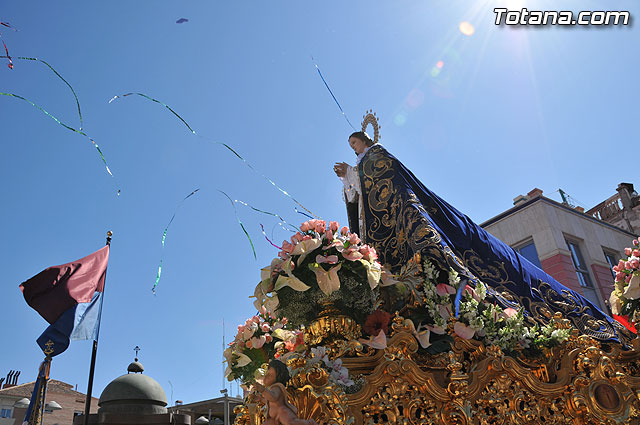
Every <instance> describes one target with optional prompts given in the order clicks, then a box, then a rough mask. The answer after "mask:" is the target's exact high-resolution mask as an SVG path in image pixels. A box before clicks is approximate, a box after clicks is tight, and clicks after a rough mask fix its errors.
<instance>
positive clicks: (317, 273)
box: [254, 219, 382, 326]
mask: <svg viewBox="0 0 640 425" xmlns="http://www.w3.org/2000/svg"><path fill="white" fill-rule="evenodd" d="M281 249H282V250H281V251H280V253H279V254H278V258H275V259H274V260H273V261H272V262H271V265H269V266H267V267H265V268H263V269H262V274H261V278H262V280H261V281H260V283H259V284H258V286H257V287H256V290H255V293H254V297H255V298H256V301H255V305H256V307H258V308H260V307H261V306H264V307H265V308H266V310H267V311H269V312H273V313H274V314H275V315H276V317H287V318H288V319H289V322H290V323H291V324H292V325H293V326H304V325H308V324H309V323H311V322H312V321H313V320H315V319H316V318H317V317H318V314H319V313H321V312H322V311H323V310H325V309H326V308H327V306H331V308H333V309H335V310H337V312H338V313H339V314H343V315H346V316H349V317H352V318H353V319H355V320H356V321H357V322H358V323H363V322H364V320H365V318H366V317H367V316H368V315H369V314H370V313H371V312H372V311H373V308H374V303H375V300H376V293H375V290H376V287H377V286H378V283H379V282H380V277H381V273H382V267H381V266H380V263H378V261H377V254H376V251H375V249H374V248H372V247H370V246H368V245H365V244H362V242H361V240H360V238H358V235H357V234H355V233H351V232H349V229H348V228H347V227H343V228H342V229H340V226H339V224H338V223H337V222H335V221H332V222H329V225H328V226H327V223H326V222H325V221H324V220H315V219H314V220H309V221H305V222H304V223H302V224H301V225H300V231H299V232H297V233H296V234H294V235H293V236H292V237H291V240H290V241H284V242H283V243H282V248H281Z"/></svg>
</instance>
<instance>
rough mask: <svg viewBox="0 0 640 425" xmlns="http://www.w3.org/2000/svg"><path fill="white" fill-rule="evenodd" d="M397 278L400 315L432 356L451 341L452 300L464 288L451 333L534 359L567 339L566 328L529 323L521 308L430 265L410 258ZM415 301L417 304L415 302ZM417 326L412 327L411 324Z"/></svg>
mask: <svg viewBox="0 0 640 425" xmlns="http://www.w3.org/2000/svg"><path fill="white" fill-rule="evenodd" d="M408 267H410V268H411V270H403V271H401V273H400V275H397V276H394V278H395V279H396V281H397V283H396V286H398V285H401V288H402V289H401V290H400V291H398V292H399V293H401V294H405V299H406V301H408V302H407V305H408V306H413V307H409V308H405V311H404V312H403V315H404V317H407V320H406V321H405V324H406V325H407V326H409V327H410V328H411V329H412V331H413V333H414V335H415V337H416V338H417V340H418V342H419V343H420V346H421V347H422V348H424V349H427V351H429V352H431V353H438V352H442V351H447V350H448V349H449V344H450V342H451V338H450V337H449V336H448V335H447V326H448V323H449V322H450V320H452V318H453V317H454V316H455V297H456V294H457V293H458V290H462V294H461V297H460V302H459V306H458V308H459V310H458V317H457V318H456V319H455V321H454V325H453V332H454V333H455V334H456V335H458V336H459V337H460V338H463V339H472V338H475V339H478V340H480V341H482V342H483V343H484V344H485V345H497V346H499V347H500V348H501V349H502V350H504V351H505V352H513V351H516V350H523V351H524V352H525V353H527V354H531V355H535V354H537V353H539V351H540V350H541V349H542V348H544V347H547V348H551V347H553V346H556V345H559V344H560V343H562V342H563V341H564V340H566V339H567V338H568V337H569V333H570V331H569V330H568V329H556V328H555V327H554V326H553V325H552V324H548V325H545V326H542V327H541V326H540V325H538V324H532V325H530V324H529V323H528V322H527V320H526V319H525V317H524V314H523V310H522V309H519V310H516V309H514V308H502V307H501V306H499V305H497V304H496V303H495V302H493V303H492V302H489V299H487V287H486V286H485V285H484V284H483V283H482V282H481V281H478V282H477V284H476V286H475V288H473V287H471V286H470V285H465V286H464V288H463V289H462V288H461V285H463V282H462V280H461V279H460V276H459V275H458V273H457V272H456V271H455V270H453V269H449V270H448V271H445V270H439V269H438V268H436V267H435V266H434V265H433V264H432V263H431V262H430V261H428V260H425V261H424V263H423V264H420V263H419V260H417V261H416V260H414V262H413V263H410V264H409V265H408ZM416 300H419V302H417V303H416V302H415V301H416ZM416 323H418V325H417V326H416V325H415V324H416Z"/></svg>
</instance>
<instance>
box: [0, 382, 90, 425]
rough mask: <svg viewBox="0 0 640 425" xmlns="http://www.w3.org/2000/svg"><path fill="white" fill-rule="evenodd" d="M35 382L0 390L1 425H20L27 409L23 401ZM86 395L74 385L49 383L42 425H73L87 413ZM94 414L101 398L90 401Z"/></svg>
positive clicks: (30, 392) (29, 396)
mask: <svg viewBox="0 0 640 425" xmlns="http://www.w3.org/2000/svg"><path fill="white" fill-rule="evenodd" d="M34 384H35V382H28V383H26V384H21V385H10V386H8V387H7V386H5V387H3V388H2V389H0V425H21V424H22V421H23V419H24V415H25V413H26V411H27V408H26V407H20V406H21V403H19V401H20V400H22V399H24V398H26V399H30V398H31V394H32V393H33V387H34ZM85 397H86V395H85V394H83V393H81V392H79V391H76V390H74V388H73V385H71V384H67V383H65V382H62V381H58V380H55V379H51V380H49V382H48V383H47V396H46V399H45V405H46V407H45V414H44V418H43V421H42V425H72V423H73V418H74V417H75V416H77V415H80V414H82V413H84V405H85ZM91 400H92V401H91V412H95V411H97V410H98V399H97V398H95V397H93V398H92V399H91Z"/></svg>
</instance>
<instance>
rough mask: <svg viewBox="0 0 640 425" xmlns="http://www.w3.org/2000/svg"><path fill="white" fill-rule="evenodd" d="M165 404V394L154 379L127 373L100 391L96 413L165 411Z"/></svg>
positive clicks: (154, 412) (153, 412)
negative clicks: (98, 407)
mask: <svg viewBox="0 0 640 425" xmlns="http://www.w3.org/2000/svg"><path fill="white" fill-rule="evenodd" d="M140 366H142V365H140ZM166 405H167V395H166V394H165V392H164V390H163V389H162V387H161V386H160V384H158V382H157V381H156V380H155V379H153V378H151V377H149V376H147V375H143V374H141V373H140V374H137V373H127V374H126V375H122V376H120V377H118V378H116V379H114V380H113V381H111V382H110V383H109V385H107V386H106V388H105V389H104V391H102V394H101V395H100V400H99V401H98V406H100V409H99V411H98V413H140V414H156V413H167V408H166Z"/></svg>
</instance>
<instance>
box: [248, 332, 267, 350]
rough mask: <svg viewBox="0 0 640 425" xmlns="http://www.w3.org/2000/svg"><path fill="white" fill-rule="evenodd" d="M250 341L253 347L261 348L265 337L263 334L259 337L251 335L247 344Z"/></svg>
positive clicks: (265, 340) (265, 339)
mask: <svg viewBox="0 0 640 425" xmlns="http://www.w3.org/2000/svg"><path fill="white" fill-rule="evenodd" d="M249 342H251V346H252V347H253V348H262V346H263V345H264V344H265V342H267V337H266V336H264V335H260V336H259V337H255V336H254V337H253V338H251V340H250V341H247V344H248V343H249Z"/></svg>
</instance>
